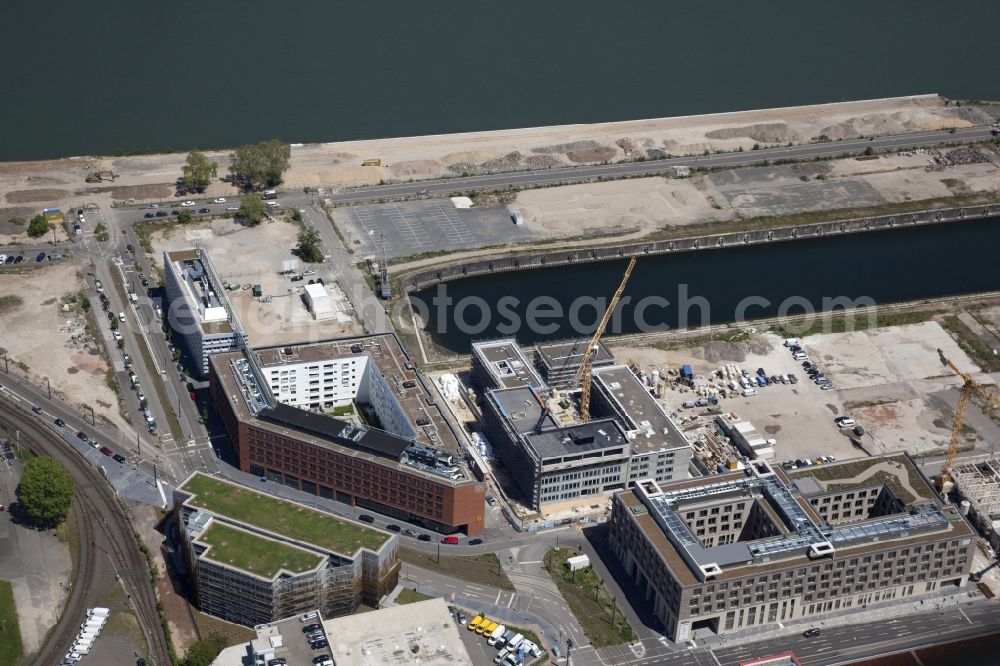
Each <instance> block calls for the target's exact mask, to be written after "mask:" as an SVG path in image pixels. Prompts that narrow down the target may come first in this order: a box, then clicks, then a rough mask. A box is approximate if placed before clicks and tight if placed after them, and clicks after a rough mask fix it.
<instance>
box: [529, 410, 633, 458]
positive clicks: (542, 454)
mask: <svg viewBox="0 0 1000 666" xmlns="http://www.w3.org/2000/svg"><path fill="white" fill-rule="evenodd" d="M524 441H525V443H526V444H527V445H528V446H529V447H531V449H532V450H533V451H534V452H535V454H536V455H537V456H538V458H541V459H545V458H558V457H561V456H572V455H574V454H580V453H591V452H593V451H600V450H601V449H608V448H613V447H621V448H622V449H623V453H625V454H627V453H628V443H629V441H628V437H626V436H625V433H624V432H622V430H621V426H619V425H618V422H617V421H615V419H594V420H593V421H587V422H586V423H574V424H571V425H567V426H563V427H561V428H555V429H553V430H546V431H544V432H540V433H530V434H527V435H525V436H524ZM594 460H599V459H597V458H595V459H594Z"/></svg>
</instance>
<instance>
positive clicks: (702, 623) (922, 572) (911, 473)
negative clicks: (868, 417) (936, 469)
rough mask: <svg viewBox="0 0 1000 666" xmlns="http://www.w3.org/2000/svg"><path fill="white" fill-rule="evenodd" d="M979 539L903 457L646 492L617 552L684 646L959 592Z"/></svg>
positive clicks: (748, 472)
mask: <svg viewBox="0 0 1000 666" xmlns="http://www.w3.org/2000/svg"><path fill="white" fill-rule="evenodd" d="M975 536H976V535H975V532H974V531H973V530H972V528H971V527H970V526H969V524H968V523H967V522H966V521H965V519H964V518H963V517H962V515H961V513H960V512H959V511H958V509H957V508H956V507H954V506H951V505H948V506H945V505H942V503H941V502H940V500H939V499H938V498H937V494H936V493H935V492H934V489H933V488H932V487H931V486H930V484H929V483H928V482H927V481H926V479H925V478H924V477H923V476H922V475H921V474H920V472H919V471H918V470H917V467H916V465H914V464H913V461H912V460H911V459H910V458H909V457H908V456H905V455H894V456H883V457H874V458H864V459H859V460H851V461H844V462H840V463H835V464H832V465H822V466H817V467H816V468H809V469H806V470H799V471H796V472H792V473H789V474H788V475H786V474H785V472H784V471H783V470H781V469H777V468H773V467H771V466H770V465H769V464H768V463H767V462H765V461H754V462H753V463H751V465H750V466H749V467H748V468H746V469H744V470H739V471H735V472H730V473H726V474H720V475H718V476H712V477H705V478H701V479H692V480H688V481H677V482H673V483H666V484H662V485H661V484H658V483H656V482H655V481H652V480H648V481H640V482H639V483H637V484H636V485H635V486H634V487H633V488H631V489H630V490H626V491H623V492H620V493H617V494H616V495H615V497H614V504H613V511H612V527H611V547H612V551H613V552H614V553H615V555H616V556H617V557H618V558H619V559H620V561H621V563H622V565H623V566H624V569H625V571H626V573H627V575H628V576H630V577H631V578H632V580H633V581H634V582H635V584H636V585H637V586H638V587H639V589H640V590H641V592H642V596H643V600H644V601H645V603H647V604H649V606H650V607H651V608H652V610H653V612H654V613H655V615H656V617H657V618H658V619H659V620H660V621H662V622H663V624H664V625H665V626H666V633H667V636H668V637H669V638H671V639H673V640H675V641H685V640H688V639H690V638H692V637H694V632H695V631H698V630H701V631H707V632H711V633H714V634H724V633H727V632H731V631H736V630H741V629H747V628H752V627H756V626H761V625H765V624H775V623H779V622H789V621H793V620H798V619H803V618H817V619H821V618H823V617H826V616H828V615H831V614H836V613H838V612H840V611H842V610H843V609H848V608H856V607H858V606H870V605H875V604H879V603H884V602H887V601H891V600H894V599H903V598H909V597H917V596H919V595H922V594H925V593H928V592H934V591H936V590H939V589H942V588H946V587H953V588H956V589H957V588H959V587H962V586H963V585H965V583H966V581H967V580H968V575H969V572H970V569H971V567H972V555H973V552H972V551H973V549H974V548H975ZM640 603H641V602H640Z"/></svg>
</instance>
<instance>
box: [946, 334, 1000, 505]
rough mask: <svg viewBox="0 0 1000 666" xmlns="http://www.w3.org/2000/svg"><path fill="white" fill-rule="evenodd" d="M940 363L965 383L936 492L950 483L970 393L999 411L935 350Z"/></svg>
mask: <svg viewBox="0 0 1000 666" xmlns="http://www.w3.org/2000/svg"><path fill="white" fill-rule="evenodd" d="M937 353H938V357H939V358H940V359H941V363H943V364H944V365H946V366H948V367H949V368H951V371H952V372H954V373H955V374H956V375H958V376H959V377H961V378H962V379H963V381H964V382H965V383H964V384H962V395H961V396H960V397H959V399H958V407H957V408H956V409H955V424H954V425H953V426H952V428H951V442H950V443H949V444H948V454H947V456H946V457H945V461H944V467H942V468H941V482H940V485H939V488H938V490H944V488H945V486H947V485H948V482H949V481H951V470H952V468H953V467H954V466H955V458H956V457H957V456H958V438H959V436H960V435H961V434H962V425H963V424H964V423H965V408H966V407H968V406H969V399H970V398H971V397H972V392H973V391H976V392H977V393H979V395H981V396H983V397H984V398H986V400H988V401H989V402H990V404H992V405H993V406H994V407H997V408H998V409H1000V400H998V399H997V398H995V397H993V395H991V394H990V393H989V392H987V391H986V389H985V388H984V387H983V385H982V384H980V383H979V382H977V381H976V380H975V379H973V378H972V377H971V376H970V375H969V374H968V373H966V372H962V371H961V370H959V369H958V367H957V366H956V365H955V364H954V363H952V362H951V360H950V359H949V358H948V357H947V356H945V355H944V352H943V351H942V350H940V349H938V350H937Z"/></svg>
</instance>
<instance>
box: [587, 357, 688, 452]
mask: <svg viewBox="0 0 1000 666" xmlns="http://www.w3.org/2000/svg"><path fill="white" fill-rule="evenodd" d="M593 376H594V380H595V381H596V382H597V384H598V385H599V386H600V387H601V388H602V389H603V390H604V392H605V394H607V395H609V396H610V397H611V399H612V401H613V402H616V403H617V404H618V407H619V408H620V409H621V411H622V412H623V413H624V414H625V415H626V416H627V417H628V421H629V422H628V423H625V424H623V426H624V427H625V428H626V430H633V431H636V437H635V438H634V439H633V440H632V446H633V448H635V450H636V451H637V452H640V453H643V452H649V451H657V450H661V449H680V448H687V447H689V446H690V444H689V443H688V441H687V439H685V438H684V435H683V434H681V431H680V430H678V428H677V426H676V425H674V423H673V422H672V421H671V420H670V417H669V416H667V413H666V412H665V411H664V410H663V408H661V407H660V405H659V403H657V401H656V398H654V397H653V396H652V395H650V393H649V390H648V389H647V388H646V387H645V386H643V385H642V382H640V381H639V378H638V377H636V376H635V374H634V373H633V372H632V371H631V370H630V369H629V368H628V366H626V365H613V366H611V367H607V368H596V369H595V370H594V373H593Z"/></svg>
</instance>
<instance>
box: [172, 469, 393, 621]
mask: <svg viewBox="0 0 1000 666" xmlns="http://www.w3.org/2000/svg"><path fill="white" fill-rule="evenodd" d="M174 509H175V510H176V519H177V524H178V528H179V530H178V531H179V533H180V535H181V539H182V542H183V547H184V555H185V558H186V560H187V563H188V567H189V570H190V571H191V575H192V578H193V579H194V584H195V590H196V593H197V597H198V607H199V608H200V609H201V610H202V611H203V612H205V613H208V614H210V615H215V616H216V617H220V618H222V619H224V620H227V621H229V622H236V623H238V624H243V625H247V626H254V625H258V624H262V623H265V622H273V621H275V620H277V619H279V618H283V617H288V616H289V615H294V614H296V613H304V612H306V611H310V610H313V609H319V610H320V611H321V612H322V613H323V614H324V615H326V616H335V615H344V614H347V613H353V612H354V611H355V610H357V608H358V606H359V605H360V604H366V605H369V606H377V605H378V603H379V600H380V599H381V598H382V597H383V596H385V595H386V594H387V593H388V592H390V591H391V590H392V589H393V588H394V587H395V586H396V581H397V577H398V574H399V566H400V565H399V554H398V546H399V540H398V537H397V536H396V535H395V534H393V533H391V532H386V531H383V530H379V529H374V528H372V527H369V526H367V525H364V524H363V523H356V522H353V521H349V520H345V519H341V518H337V517H334V516H333V515H331V514H329V513H325V512H322V511H318V510H316V509H313V508H310V507H307V506H305V505H303V504H299V503H297V502H291V501H288V500H284V499H279V498H277V497H274V496H272V495H268V494H265V493H263V492H260V491H258V490H254V489H250V488H247V487H244V486H241V485H239V484H236V483H233V482H231V481H226V480H224V479H220V478H216V477H213V476H209V475H206V474H203V473H201V472H195V473H193V474H191V475H190V476H189V477H188V478H186V479H185V480H184V481H183V483H181V484H180V486H178V487H177V489H176V490H174Z"/></svg>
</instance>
